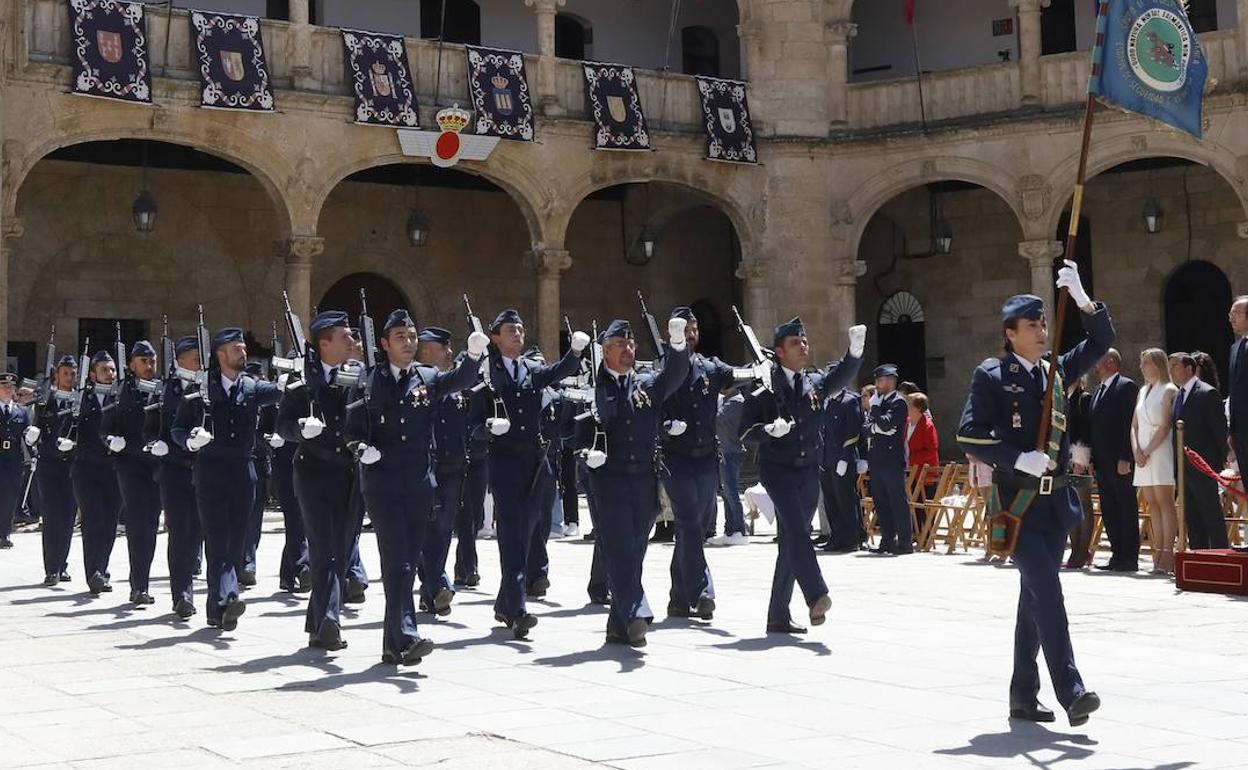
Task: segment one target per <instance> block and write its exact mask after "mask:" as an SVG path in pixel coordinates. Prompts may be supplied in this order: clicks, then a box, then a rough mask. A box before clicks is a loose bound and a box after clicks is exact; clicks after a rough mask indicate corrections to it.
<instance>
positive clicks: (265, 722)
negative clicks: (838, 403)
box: [0, 520, 1248, 770]
mask: <svg viewBox="0 0 1248 770" xmlns="http://www.w3.org/2000/svg"><path fill="white" fill-rule="evenodd" d="M276 527H277V524H276V520H272V521H270V522H268V524H267V525H266V533H265V537H264V539H263V541H262V546H261V579H260V585H259V586H258V587H256V588H255V589H253V590H251V591H249V592H248V593H247V595H246V598H247V602H248V610H247V614H246V615H244V616H243V618H242V622H241V624H240V625H239V628H238V630H237V631H235V632H233V633H223V632H220V631H217V630H213V629H209V628H206V627H205V626H204V624H203V616H202V611H201V614H200V615H199V616H197V617H196V618H195V619H194V621H196V622H192V623H191V624H189V625H184V624H179V623H176V622H174V619H173V616H172V615H171V614H170V613H169V612H168V599H167V593H166V591H167V584H166V583H165V582H164V581H163V580H158V581H157V582H156V583H155V589H154V593H155V594H157V596H158V599H159V604H157V605H156V606H155V607H151V608H148V609H144V610H132V609H130V608H129V607H127V606H126V605H125V597H126V595H127V593H128V587H127V584H126V581H125V577H124V576H125V574H126V563H125V562H126V552H125V545H124V542H122V541H120V540H119V541H118V543H117V548H116V550H115V551H114V553H113V573H114V575H115V576H120V577H119V578H117V579H116V580H115V585H116V587H117V590H116V591H115V592H114V593H112V594H106V595H104V596H103V597H102V598H99V599H92V598H91V597H90V596H89V595H88V594H87V593H85V586H84V584H83V580H82V574H81V567H80V566H78V565H79V564H80V559H81V556H80V551H79V543H78V542H77V540H75V543H74V550H73V555H72V559H71V565H72V574H73V576H74V582H73V583H70V584H69V585H68V586H61V587H57V588H54V589H48V588H43V587H41V586H38V585H36V583H37V581H38V579H39V578H41V577H42V570H41V568H40V566H39V555H38V554H39V539H38V538H39V536H38V535H37V534H33V533H24V534H19V535H17V536H16V537H15V542H16V548H15V549H14V550H11V551H4V552H0V617H3V619H4V621H3V623H2V624H0V765H3V766H6V767H9V766H31V765H34V766H41V767H44V766H46V767H91V768H100V767H125V768H135V767H147V766H162V767H200V766H225V765H230V764H234V765H237V764H242V765H244V766H247V767H305V766H309V765H311V766H315V767H318V768H332V767H344V768H345V767H351V768H358V767H372V766H425V765H435V764H436V765H438V766H439V767H445V768H473V769H474V770H478V769H482V768H542V769H543V770H545V769H546V768H552V769H554V770H561V769H562V768H582V767H592V766H599V765H601V766H609V767H618V768H635V769H637V770H642V769H645V768H659V767H673V768H677V767H678V768H688V769H691V770H696V768H702V767H707V768H716V769H717V770H731V769H732V768H747V767H815V768H829V767H835V768H847V769H848V768H889V769H896V768H903V769H904V770H923V769H926V768H975V767H992V768H998V767H1000V768H1074V767H1078V768H1080V769H1081V770H1083V769H1085V768H1086V769H1088V770H1101V769H1104V770H1110V769H1113V770H1136V769H1138V770H1179V769H1180V768H1187V767H1200V768H1217V767H1225V768H1232V767H1235V768H1242V767H1245V766H1246V765H1248V718H1246V717H1245V712H1246V711H1248V693H1246V692H1245V688H1244V686H1243V670H1244V667H1245V665H1246V661H1248V657H1246V656H1245V655H1244V653H1245V651H1246V643H1245V636H1244V628H1245V621H1248V604H1246V603H1244V602H1241V601H1236V600H1233V599H1229V598H1226V597H1221V596H1213V595H1200V594H1181V593H1177V592H1176V591H1175V589H1174V587H1173V585H1172V584H1171V583H1170V582H1168V581H1166V580H1157V579H1150V578H1145V577H1143V576H1141V577H1138V578H1134V579H1133V578H1127V577H1121V576H1111V575H1103V574H1088V573H1081V574H1074V575H1069V576H1067V578H1066V583H1065V584H1066V590H1067V597H1068V605H1069V607H1070V610H1071V615H1072V624H1073V632H1074V638H1075V648H1076V652H1077V655H1078V660H1079V663H1080V668H1081V669H1082V671H1083V674H1084V676H1085V677H1086V679H1087V681H1088V684H1089V685H1090V686H1091V687H1092V688H1093V689H1095V690H1097V691H1098V692H1099V693H1100V694H1101V696H1102V698H1103V699H1104V701H1105V705H1104V707H1103V708H1102V710H1101V711H1100V712H1099V713H1097V714H1096V715H1094V717H1093V719H1092V721H1091V722H1090V723H1088V724H1087V725H1086V726H1084V727H1083V728H1078V729H1072V728H1069V727H1068V726H1067V725H1066V724H1065V721H1064V719H1063V720H1061V721H1059V722H1058V723H1056V724H1055V725H1052V726H1050V727H1049V728H1045V727H1039V726H1035V725H1030V724H1020V723H1014V724H1011V723H1010V722H1009V721H1008V720H1007V719H1006V718H1005V716H1004V711H1005V708H1006V688H1007V683H1008V678H1009V673H1010V645H1011V639H1012V627H1013V615H1014V602H1015V597H1016V590H1017V589H1016V586H1017V579H1016V577H1015V575H1014V573H1013V571H1012V570H1011V569H1009V568H1002V567H993V566H988V565H985V564H982V563H979V562H977V561H976V559H975V558H974V557H973V556H970V555H960V556H944V555H932V554H920V555H916V556H912V557H908V558H905V559H880V558H878V557H870V556H866V555H851V556H822V555H821V556H820V563H821V565H822V567H823V570H824V574H825V575H826V577H827V579H828V582H829V583H830V585H831V586H832V595H833V599H834V610H833V613H832V615H831V617H830V620H829V623H828V624H827V625H825V626H823V627H821V628H819V629H812V633H811V634H809V635H808V636H807V637H805V638H797V639H794V638H787V637H768V636H767V635H765V634H764V633H762V631H763V626H764V610H765V607H766V595H767V590H768V587H769V584H770V576H771V569H772V564H773V559H774V557H775V547H774V545H772V544H771V542H770V537H767V536H760V537H757V538H755V540H754V542H753V543H752V544H750V545H749V546H746V547H736V548H727V549H714V550H712V551H711V552H710V560H711V565H712V568H713V570H714V574H715V579H716V584H717V586H718V589H719V592H720V601H719V610H718V612H717V614H716V618H715V621H714V623H713V624H712V625H704V624H701V623H699V622H696V621H694V622H690V621H676V620H666V619H660V621H659V622H657V623H656V624H655V626H654V628H653V630H652V633H651V635H650V645H649V646H648V647H647V648H645V649H644V650H641V651H634V650H630V649H621V648H618V647H605V646H604V645H603V624H604V613H603V611H602V610H601V609H600V608H596V607H587V606H586V602H585V599H586V597H585V592H584V585H585V579H586V576H587V574H588V565H589V557H590V551H591V548H590V547H589V546H588V545H587V544H583V543H581V542H580V541H576V542H571V541H561V542H556V543H554V544H552V547H551V553H552V558H553V563H554V569H553V573H552V578H553V582H554V586H553V588H552V590H551V592H550V596H549V599H548V600H546V601H543V602H538V603H535V604H534V605H532V606H531V609H533V610H535V611H536V613H537V614H538V615H539V616H540V618H541V622H540V625H538V627H537V628H536V629H535V630H534V633H533V638H532V641H529V642H515V641H512V640H511V638H510V635H509V634H508V633H507V632H505V631H503V630H502V629H500V628H497V627H496V624H495V623H494V621H493V617H492V610H491V602H492V599H493V593H492V591H493V588H494V585H495V583H496V580H497V577H496V576H497V563H498V559H497V550H496V548H495V545H494V543H493V542H489V541H487V542H485V543H483V547H482V549H481V552H482V555H483V564H482V567H483V570H482V574H483V575H484V577H485V583H484V584H483V588H484V589H486V590H482V591H466V592H462V593H460V594H459V596H458V597H457V602H456V604H455V610H454V612H453V613H452V614H451V615H450V616H449V618H447V620H446V621H445V622H430V623H428V624H427V625H426V626H424V628H425V630H426V633H427V635H428V636H430V637H432V638H433V639H434V640H435V641H436V642H437V643H438V649H437V650H435V652H434V653H433V654H432V655H431V656H430V657H428V658H426V659H425V661H424V663H423V664H422V665H421V666H420V667H419V668H418V669H414V670H413V669H404V670H396V669H394V668H392V667H388V666H385V665H382V664H381V663H380V662H379V657H380V652H381V641H380V626H381V622H380V617H381V609H382V597H381V591H380V587H379V586H378V587H375V588H374V589H373V590H371V591H370V593H369V597H368V602H367V604H366V605H364V606H363V608H362V609H361V611H360V612H358V613H354V612H352V613H350V614H348V616H347V619H346V623H345V625H346V629H345V633H346V637H347V639H348V640H349V641H350V643H351V646H350V647H349V648H348V649H346V650H343V651H342V652H341V653H337V654H324V653H321V652H316V651H311V650H308V649H304V648H303V644H304V643H305V641H306V637H305V635H304V634H303V633H302V622H303V621H302V615H303V609H304V602H303V600H302V599H298V598H294V597H291V596H289V595H286V594H283V593H280V592H278V591H277V578H276V559H277V555H278V551H279V548H280V544H281V536H280V534H278V530H277V528H276ZM159 547H160V549H161V551H160V552H161V553H163V548H164V538H163V536H162V538H161V543H160V546H159ZM365 554H366V556H365V559H366V564H367V565H368V566H369V569H370V570H371V571H372V572H373V573H374V574H376V572H377V556H376V548H375V546H374V543H373V540H372V536H371V535H366V537H365ZM670 557H671V547H670V546H656V547H652V548H651V550H650V554H649V557H648V559H647V564H646V568H647V573H646V585H647V587H648V588H649V589H650V591H651V594H650V596H651V600H652V602H653V604H655V605H656V609H657V608H661V607H663V606H665V603H666V602H665V598H666V596H665V594H666V591H667V587H668V580H667V564H668V560H669V559H670ZM162 561H163V556H158V559H157V569H156V572H157V573H162V569H161V562H162ZM201 602H202V595H201ZM1046 680H1047V677H1046ZM1042 698H1044V699H1045V700H1046V701H1047V702H1048V703H1049V704H1050V705H1053V706H1056V703H1055V702H1054V699H1053V697H1052V695H1051V693H1050V692H1049V691H1048V689H1047V687H1046V691H1045V693H1044V694H1043V695H1042Z"/></svg>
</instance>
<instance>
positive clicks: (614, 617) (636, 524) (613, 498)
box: [589, 470, 659, 636]
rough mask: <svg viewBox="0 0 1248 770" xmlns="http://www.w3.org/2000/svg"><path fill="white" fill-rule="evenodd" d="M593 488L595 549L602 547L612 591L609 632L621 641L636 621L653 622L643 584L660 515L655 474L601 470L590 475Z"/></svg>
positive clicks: (608, 583) (608, 617)
mask: <svg viewBox="0 0 1248 770" xmlns="http://www.w3.org/2000/svg"><path fill="white" fill-rule="evenodd" d="M589 483H590V486H591V487H592V488H593V490H594V495H595V496H596V497H597V509H596V511H595V516H596V518H595V519H594V532H596V533H597V538H596V540H595V546H601V554H602V561H603V565H604V566H605V567H606V572H607V585H608V586H609V587H610V589H611V611H610V613H609V614H608V615H607V633H608V634H613V635H618V636H623V635H626V634H627V633H628V624H629V622H630V621H632V620H633V619H634V618H646V619H650V618H653V617H654V615H653V613H652V612H651V611H650V606H649V604H647V602H646V592H645V589H644V588H643V587H642V585H641V570H642V564H643V562H644V561H645V558H646V545H647V543H648V541H649V537H650V528H651V527H652V526H654V519H655V516H656V515H657V513H658V507H659V489H658V487H659V484H658V479H657V478H656V477H655V474H654V473H653V472H646V473H632V474H628V473H611V472H610V471H605V470H598V471H594V472H592V473H590V476H589Z"/></svg>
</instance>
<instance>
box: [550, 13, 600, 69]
mask: <svg viewBox="0 0 1248 770" xmlns="http://www.w3.org/2000/svg"><path fill="white" fill-rule="evenodd" d="M593 43H594V30H593V28H592V27H590V26H589V24H588V23H587V22H585V21H584V20H583V19H581V18H580V17H578V16H574V15H573V14H570V13H556V14H555V56H558V57H559V58H560V59H576V60H584V59H587V58H589V56H590V54H589V50H590V46H592V45H593Z"/></svg>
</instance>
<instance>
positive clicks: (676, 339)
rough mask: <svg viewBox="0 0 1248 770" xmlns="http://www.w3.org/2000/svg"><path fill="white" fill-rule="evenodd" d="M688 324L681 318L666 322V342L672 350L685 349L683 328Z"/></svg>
mask: <svg viewBox="0 0 1248 770" xmlns="http://www.w3.org/2000/svg"><path fill="white" fill-rule="evenodd" d="M688 325H689V322H688V321H686V320H685V319H683V318H673V319H671V320H669V321H668V322H667V342H668V344H670V345H671V346H672V350H675V351H678V352H679V351H681V350H684V349H685V327H686V326H688Z"/></svg>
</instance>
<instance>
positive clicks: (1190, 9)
mask: <svg viewBox="0 0 1248 770" xmlns="http://www.w3.org/2000/svg"><path fill="white" fill-rule="evenodd" d="M1187 19H1188V21H1190V22H1191V23H1192V29H1194V30H1196V31H1197V32H1212V31H1214V30H1215V29H1217V28H1218V0H1188V3H1187Z"/></svg>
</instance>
